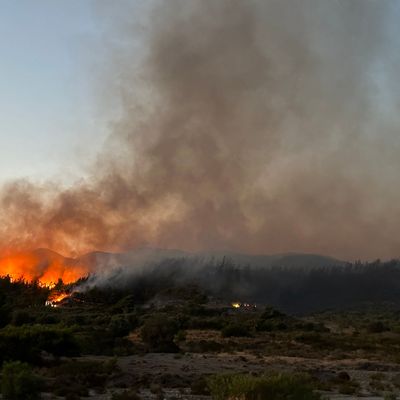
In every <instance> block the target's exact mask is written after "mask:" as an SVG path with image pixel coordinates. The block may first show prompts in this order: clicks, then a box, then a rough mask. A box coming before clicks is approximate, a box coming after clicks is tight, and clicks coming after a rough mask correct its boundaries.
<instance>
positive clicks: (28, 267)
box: [0, 249, 88, 287]
mask: <svg viewBox="0 0 400 400" xmlns="http://www.w3.org/2000/svg"><path fill="white" fill-rule="evenodd" d="M7 275H8V276H10V278H11V279H13V280H17V279H24V280H26V281H33V280H38V281H39V283H40V284H41V285H44V286H49V287H53V286H54V285H55V284H56V283H57V282H58V280H59V279H62V281H63V282H64V283H72V282H75V281H76V280H77V279H79V278H81V277H83V276H87V275H88V268H87V267H86V266H84V265H81V264H80V263H79V262H76V261H75V260H73V259H69V258H64V257H62V256H60V255H58V254H57V253H53V252H51V251H50V250H45V249H39V250H34V251H25V252H11V251H7V252H5V253H3V254H0V276H7Z"/></svg>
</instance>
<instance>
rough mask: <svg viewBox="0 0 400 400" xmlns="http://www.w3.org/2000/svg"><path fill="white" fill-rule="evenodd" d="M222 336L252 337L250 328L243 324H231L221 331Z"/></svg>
mask: <svg viewBox="0 0 400 400" xmlns="http://www.w3.org/2000/svg"><path fill="white" fill-rule="evenodd" d="M221 334H222V337H232V336H234V337H251V333H250V329H249V328H248V327H247V326H244V325H241V324H230V325H227V326H225V328H223V329H222V331H221Z"/></svg>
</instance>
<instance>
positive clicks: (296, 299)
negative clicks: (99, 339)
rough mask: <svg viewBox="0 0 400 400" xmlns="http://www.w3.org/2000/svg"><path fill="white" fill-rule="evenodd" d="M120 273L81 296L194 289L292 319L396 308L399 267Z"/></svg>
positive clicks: (181, 267)
mask: <svg viewBox="0 0 400 400" xmlns="http://www.w3.org/2000/svg"><path fill="white" fill-rule="evenodd" d="M121 271H123V270H119V271H118V272H117V274H118V278H115V277H114V278H110V279H109V280H99V279H97V278H96V277H92V278H89V280H88V281H87V282H85V285H88V286H87V287H88V288H91V289H90V290H88V291H87V292H86V293H85V292H83V294H82V295H83V296H85V297H89V298H97V299H103V301H104V299H105V298H108V300H109V301H115V300H116V299H117V298H119V297H120V296H121V295H122V294H124V295H126V294H129V293H131V294H132V296H133V299H132V301H136V302H146V301H148V300H150V299H151V298H152V297H154V296H155V295H157V294H158V293H160V292H163V291H166V290H168V288H173V287H185V286H188V287H198V288H200V290H201V291H204V292H205V293H207V295H209V296H212V297H216V298H219V299H221V300H223V301H234V300H240V301H246V302H254V303H259V304H268V305H271V306H273V307H276V308H278V309H282V310H284V311H286V312H290V313H311V312H315V311H322V310H326V309H342V308H347V307H352V306H357V305H360V304H362V303H384V302H391V303H399V304H400V295H399V293H400V261H399V260H391V261H387V262H381V261H380V260H377V261H374V262H366V263H362V262H355V263H348V264H345V265H342V266H337V265H336V266H329V265H328V266H326V267H313V268H295V267H293V268H291V267H270V268H252V267H250V266H241V265H237V264H235V263H233V262H232V261H229V260H223V261H222V262H219V263H217V262H209V263H207V264H204V265H201V266H199V265H194V266H191V265H190V264H188V262H187V260H184V259H171V260H165V261H163V262H161V263H159V264H157V265H155V266H152V267H148V268H143V269H142V270H141V271H140V272H135V273H134V274H130V275H129V274H124V273H123V272H121Z"/></svg>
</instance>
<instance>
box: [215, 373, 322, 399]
mask: <svg viewBox="0 0 400 400" xmlns="http://www.w3.org/2000/svg"><path fill="white" fill-rule="evenodd" d="M208 386H209V388H210V391H211V394H212V397H213V399H215V400H226V399H234V398H236V399H244V400H257V399H268V400H318V399H320V398H321V396H320V395H319V394H318V393H315V392H314V391H313V389H312V386H311V385H310V382H309V379H307V377H305V376H303V375H295V374H291V375H289V374H272V375H266V376H260V377H254V376H251V375H217V376H214V377H212V378H211V379H210V380H209V383H208Z"/></svg>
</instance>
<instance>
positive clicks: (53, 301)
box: [46, 292, 71, 307]
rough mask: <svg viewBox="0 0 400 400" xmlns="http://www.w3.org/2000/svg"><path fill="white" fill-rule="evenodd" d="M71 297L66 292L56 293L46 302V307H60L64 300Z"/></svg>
mask: <svg viewBox="0 0 400 400" xmlns="http://www.w3.org/2000/svg"><path fill="white" fill-rule="evenodd" d="M70 296H71V295H70V294H69V293H66V292H54V293H52V294H51V295H50V296H49V297H48V299H47V301H46V306H50V307H58V306H59V304H60V303H61V302H62V301H63V300H65V299H67V298H68V297H70Z"/></svg>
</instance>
